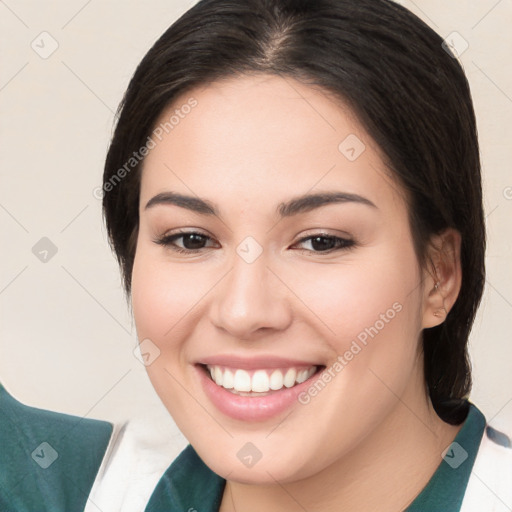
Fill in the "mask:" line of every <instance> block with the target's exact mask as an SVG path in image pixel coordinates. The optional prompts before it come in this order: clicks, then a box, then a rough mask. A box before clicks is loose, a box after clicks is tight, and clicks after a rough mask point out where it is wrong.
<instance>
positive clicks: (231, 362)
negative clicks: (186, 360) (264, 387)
mask: <svg viewBox="0 0 512 512" xmlns="http://www.w3.org/2000/svg"><path fill="white" fill-rule="evenodd" d="M197 364H204V365H211V366H226V367H228V368H240V369H242V370H256V369H258V368H293V367H303V366H304V367H309V366H322V365H321V364H320V363H315V362H311V361H301V360H298V359H288V358H283V357H276V356H271V355H260V356H253V357H243V356H237V355H233V354H224V355H222V354H217V355H215V356H210V357H205V358H202V359H200V360H198V361H197Z"/></svg>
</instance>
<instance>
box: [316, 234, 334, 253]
mask: <svg viewBox="0 0 512 512" xmlns="http://www.w3.org/2000/svg"><path fill="white" fill-rule="evenodd" d="M333 244H334V240H333V239H332V238H327V237H325V236H316V237H315V238H312V239H311V245H312V246H313V249H316V250H320V251H321V250H324V251H325V250H328V249H332V248H333Z"/></svg>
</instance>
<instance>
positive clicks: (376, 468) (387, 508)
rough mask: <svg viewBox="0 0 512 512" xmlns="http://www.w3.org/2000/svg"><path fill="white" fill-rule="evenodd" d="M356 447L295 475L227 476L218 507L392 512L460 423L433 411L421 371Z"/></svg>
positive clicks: (234, 511) (426, 474)
mask: <svg viewBox="0 0 512 512" xmlns="http://www.w3.org/2000/svg"><path fill="white" fill-rule="evenodd" d="M418 373H419V375H418V379H417V382H416V383H414V384H413V385H412V386H410V387H409V389H410V390H412V391H409V392H407V393H406V394H405V395H404V396H402V397H400V399H399V400H398V401H397V403H396V406H395V407H394V408H393V410H392V411H390V413H389V414H388V415H387V416H386V418H385V420H384V421H383V422H382V423H381V424H380V425H379V426H378V427H377V428H376V429H375V430H374V431H373V432H372V433H371V434H370V435H369V436H367V437H366V438H365V439H364V440H363V441H362V442H361V443H360V444H359V445H358V446H357V447H355V448H354V449H353V450H352V451H351V452H349V453H348V454H347V455H346V456H344V457H343V458H342V459H340V460H337V461H336V462H335V463H333V464H332V465H330V466H328V467H326V468H324V469H323V470H322V471H321V472H320V473H317V474H315V475H312V476H311V477H309V478H307V479H303V480H301V481H297V482H293V483H287V484H280V483H278V482H276V483H275V484H274V485H248V484H242V483H239V482H233V481H228V482H227V483H226V487H225V491H224V495H223V499H222V504H221V507H220V512H257V511H258V512H259V511H261V510H265V511H266V512H277V511H279V512H288V511H289V512H292V511H297V510H308V512H320V511H321V512H331V511H332V512H334V511H336V512H340V511H341V512H342V511H352V510H358V511H359V512H374V511H375V510H379V512H396V511H397V510H404V509H405V508H406V507H407V506H408V505H409V504H410V503H411V502H412V501H414V499H415V498H416V496H417V495H418V494H420V492H421V491H422V489H423V488H424V487H425V485H426V484H427V483H428V481H429V480H430V478H431V477H432V475H433V474H434V472H435V471H436V469H437V467H438V466H439V464H440V463H441V461H442V457H441V454H442V452H443V451H444V449H445V448H446V447H447V446H448V445H449V444H450V443H451V442H452V441H453V439H454V438H455V436H456V435H457V433H458V432H459V430H460V429H461V427H462V425H457V426H454V425H449V424H448V423H445V422H444V421H443V420H441V418H439V416H438V415H437V414H436V412H435V410H434V408H433V406H432V403H431V401H430V399H429V398H428V397H426V396H425V394H424V391H423V389H424V388H423V375H422V372H418Z"/></svg>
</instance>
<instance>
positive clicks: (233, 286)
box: [210, 255, 292, 340]
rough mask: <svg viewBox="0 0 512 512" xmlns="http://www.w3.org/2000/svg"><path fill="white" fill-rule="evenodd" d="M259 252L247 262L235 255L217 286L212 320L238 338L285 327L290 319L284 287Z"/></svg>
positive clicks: (253, 336) (242, 338) (246, 338)
mask: <svg viewBox="0 0 512 512" xmlns="http://www.w3.org/2000/svg"><path fill="white" fill-rule="evenodd" d="M267 263H268V262H267V260H266V258H265V257H264V256H263V255H261V256H260V257H259V258H258V259H257V260H256V261H254V262H252V263H247V262H246V261H244V260H243V259H242V258H241V257H239V256H238V255H235V257H234V261H233V266H232V268H231V270H230V272H229V273H228V274H227V275H226V277H225V278H224V279H222V281H221V282H220V283H219V286H217V287H216V290H215V292H216V293H215V296H214V300H213V303H212V305H211V310H210V311H211V312H210V315H211V316H210V318H211V321H212V323H213V324H214V325H215V326H216V327H218V328H220V329H223V330H225V331H227V332H229V333H230V334H231V335H232V336H233V337H236V338H237V339H240V340H249V339H254V338H255V337H257V336H258V335H260V334H262V333H265V335H268V334H269V333H271V332H272V331H274V330H275V331H278V330H284V329H286V328H287V327H288V325H289V324H290V322H291V320H292V313H291V308H290V303H289V301H288V297H287V293H286V292H287V288H286V286H284V285H283V283H282V282H281V281H280V279H279V278H278V277H276V275H275V273H274V272H273V271H272V270H271V269H270V268H269V267H268V265H267Z"/></svg>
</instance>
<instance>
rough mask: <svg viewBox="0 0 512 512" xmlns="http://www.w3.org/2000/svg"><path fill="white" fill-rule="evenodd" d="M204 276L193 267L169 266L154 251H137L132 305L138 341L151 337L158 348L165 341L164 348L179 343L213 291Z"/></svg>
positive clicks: (143, 249)
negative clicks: (181, 333) (181, 334)
mask: <svg viewBox="0 0 512 512" xmlns="http://www.w3.org/2000/svg"><path fill="white" fill-rule="evenodd" d="M202 277H203V276H202V275H201V274H200V273H199V272H198V271H197V269H195V268H194V266H193V265H170V264H169V263H168V262H166V261H164V260H162V258H161V257H155V256H154V255H153V254H152V249H151V248H150V249H146V248H142V249H141V250H140V251H138V252H137V253H136V256H135V261H134V266H133V273H132V306H133V313H134V317H135V324H136V326H137V333H138V336H139V339H141V340H142V339H143V338H150V339H151V340H152V341H154V343H156V344H157V345H161V344H162V343H163V340H165V347H168V346H169V345H173V344H174V341H173V340H179V338H180V336H179V335H178V333H180V332H181V331H182V329H183V327H184V325H185V324H187V323H189V322H190V318H191V317H193V316H194V314H195V312H194V309H195V308H194V306H195V305H197V304H198V303H199V302H200V300H201V298H202V297H204V296H205V295H206V294H207V292H208V290H209V289H210V288H211V284H210V283H209V282H207V281H205V280H204V279H202ZM176 343H177V341H176ZM165 347H161V348H162V349H163V348H165Z"/></svg>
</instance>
